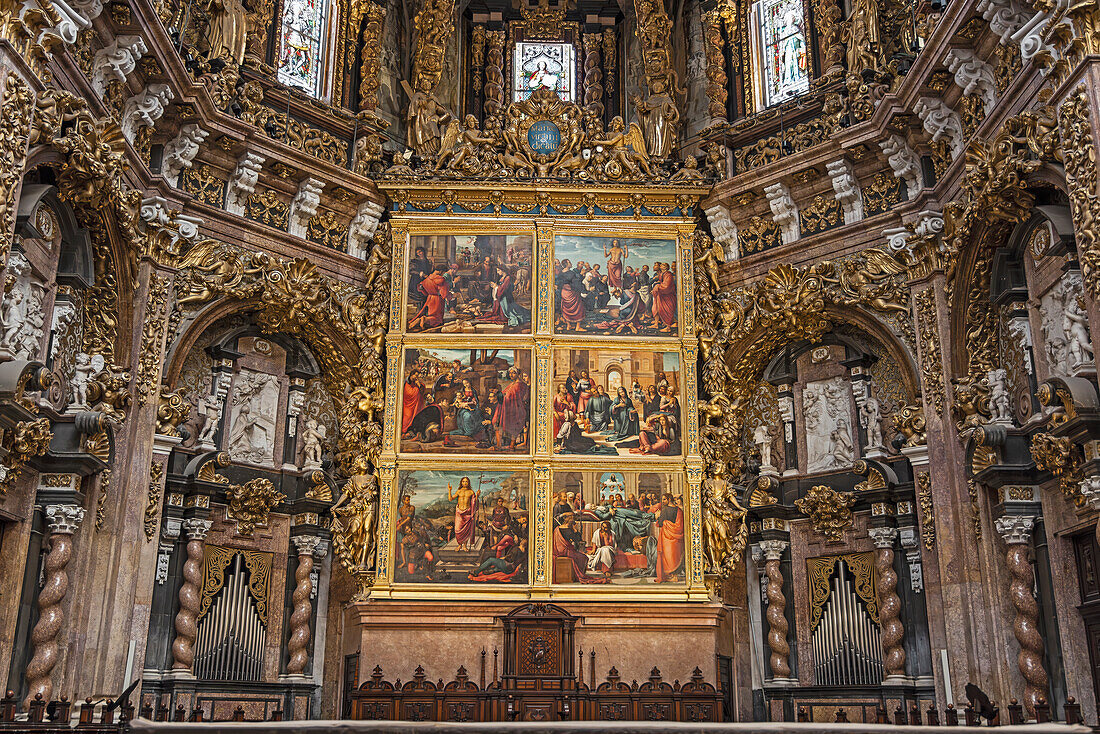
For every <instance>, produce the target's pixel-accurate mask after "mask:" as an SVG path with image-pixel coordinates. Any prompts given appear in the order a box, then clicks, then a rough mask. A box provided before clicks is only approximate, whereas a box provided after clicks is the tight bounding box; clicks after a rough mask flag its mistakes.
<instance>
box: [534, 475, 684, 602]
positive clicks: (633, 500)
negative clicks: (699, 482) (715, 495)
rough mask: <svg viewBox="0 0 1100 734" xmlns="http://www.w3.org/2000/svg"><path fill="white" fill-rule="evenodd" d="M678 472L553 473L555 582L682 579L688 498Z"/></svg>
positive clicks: (630, 582) (635, 582)
mask: <svg viewBox="0 0 1100 734" xmlns="http://www.w3.org/2000/svg"><path fill="white" fill-rule="evenodd" d="M681 479H682V476H681V474H680V473H679V472H667V473H666V472H633V471H626V472H623V471H617V470H613V469H611V470H604V469H586V470H577V471H568V470H558V471H555V472H554V484H553V490H554V493H553V495H552V497H551V504H550V506H551V516H552V521H551V522H552V525H553V528H554V531H553V543H552V552H553V566H552V568H553V571H552V573H553V583H554V584H615V585H631V586H637V585H650V584H655V583H656V584H666V583H668V584H675V583H683V581H684V563H685V555H684V535H685V534H684V528H685V523H684V520H685V513H684V495H683V490H682V484H681Z"/></svg>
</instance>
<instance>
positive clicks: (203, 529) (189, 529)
mask: <svg viewBox="0 0 1100 734" xmlns="http://www.w3.org/2000/svg"><path fill="white" fill-rule="evenodd" d="M213 524H214V523H213V522H211V521H210V520H203V519H202V518H198V517H189V518H187V519H186V520H184V521H183V534H184V535H186V536H187V539H188V540H198V541H203V540H206V534H207V533H209V532H210V527H211V526H212V525H213Z"/></svg>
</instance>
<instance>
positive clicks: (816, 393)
mask: <svg viewBox="0 0 1100 734" xmlns="http://www.w3.org/2000/svg"><path fill="white" fill-rule="evenodd" d="M851 405H852V386H851V384H850V383H849V382H848V381H847V380H845V379H844V378H842V377H832V378H830V379H828V380H816V381H813V382H807V383H806V386H805V387H804V388H803V390H802V417H803V423H802V424H803V426H804V428H805V435H806V467H807V470H808V471H811V472H819V471H833V470H836V469H846V468H848V467H850V466H851V465H852V462H853V461H854V460H855V457H856V448H855V447H856V444H855V439H854V432H853V430H852V428H853V427H852V425H851V414H852V408H851Z"/></svg>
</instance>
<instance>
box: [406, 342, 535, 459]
mask: <svg viewBox="0 0 1100 734" xmlns="http://www.w3.org/2000/svg"><path fill="white" fill-rule="evenodd" d="M531 375H532V372H531V351H530V350H529V349H500V348H486V347H482V348H479V349H475V348H472V347H468V348H465V349H455V348H447V347H437V346H421V347H406V348H405V365H404V381H403V385H402V402H401V414H400V431H401V434H400V447H401V448H400V450H401V451H402V452H403V453H417V454H499V455H527V454H529V453H530V451H531V440H530V429H531V404H532V400H533V394H532V390H531V384H532V382H531V380H532V377H531Z"/></svg>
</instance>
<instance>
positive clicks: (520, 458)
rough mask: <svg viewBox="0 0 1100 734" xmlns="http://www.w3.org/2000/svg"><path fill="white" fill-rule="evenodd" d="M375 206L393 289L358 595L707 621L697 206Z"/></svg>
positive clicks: (398, 198)
mask: <svg viewBox="0 0 1100 734" xmlns="http://www.w3.org/2000/svg"><path fill="white" fill-rule="evenodd" d="M383 188H385V189H387V190H386V193H387V194H388V195H389V197H390V200H391V201H392V202H394V203H393V205H392V210H391V226H392V234H393V258H394V262H393V271H392V272H393V273H394V274H395V275H394V277H393V281H392V297H391V298H392V300H391V311H390V313H391V318H390V324H389V327H390V330H389V334H388V336H387V355H388V357H387V359H388V365H387V385H386V411H385V427H384V431H385V433H384V444H383V449H382V455H381V460H380V466H379V476H380V477H381V487H380V502H379V539H378V551H377V562H376V571H377V572H376V575H375V580H374V584H373V588H372V589H371V596H372V597H373V598H395V599H401V598H417V599H430V598H436V599H447V598H450V599H456V600H462V599H471V600H473V599H501V600H523V599H550V598H553V599H555V600H559V601H568V600H584V599H597V598H598V599H601V600H603V599H610V598H620V599H623V600H631V601H641V600H657V599H660V600H683V601H688V600H691V601H703V600H706V599H707V592H706V588H705V586H704V580H703V574H704V559H703V539H702V516H701V500H700V482H701V479H702V462H701V460H700V457H699V436H698V433H699V430H698V420H697V415H698V409H697V385H696V380H697V377H696V362H697V343H698V342H697V335H696V326H695V323H694V304H693V299H692V290H691V288H690V284H691V283H693V276H692V268H693V258H692V250H691V242H692V233H693V232H694V230H695V223H694V212H693V207H695V206H696V205H697V203H698V199H699V196H700V194H701V193H702V191H701V190H700V189H694V188H693V187H692V186H690V185H687V186H668V185H665V186H655V187H652V188H646V187H629V186H615V185H610V186H607V187H606V189H607V190H606V191H601V190H599V189H597V188H596V187H593V186H591V185H589V186H586V187H583V188H582V187H574V188H567V187H565V186H560V187H559V186H557V185H555V184H552V183H551V184H547V185H545V186H541V187H540V186H535V185H531V186H527V187H524V186H522V185H517V184H512V185H511V186H508V185H506V184H504V185H502V187H501V188H502V190H498V191H487V190H486V187H479V188H474V187H473V186H472V185H470V184H466V185H465V186H463V185H462V184H457V185H456V184H450V185H448V184H447V183H444V182H439V183H436V184H434V185H432V184H428V183H425V184H422V185H417V184H412V185H410V184H409V183H405V184H403V185H398V184H394V185H393V187H392V190H390V186H383ZM700 188H701V187H700ZM505 189H506V190H505ZM563 202H564V203H563ZM568 202H572V204H569V203H568ZM565 261H568V263H566V262H565ZM643 265H644V266H645V271H643V270H642V266H643ZM595 266H598V268H597V267H595ZM582 372H583V373H585V375H584V376H582V374H581V373H582ZM571 373H572V378H573V379H572V381H571V380H570V378H571ZM585 379H586V380H587V382H584V380H585ZM567 382H568V383H569V384H568V387H567V385H566V383H567ZM601 388H602V389H601ZM620 388H622V389H621V390H620ZM562 392H564V393H565V394H566V395H567V396H568V397H563V396H562ZM604 396H606V397H604ZM524 406H525V407H526V410H524V409H522V408H523V407H524ZM564 423H571V427H570V428H568V429H566V430H564V431H563V424H564ZM642 434H645V436H644V439H643V436H642ZM479 490H480V491H479ZM406 495H408V499H405V498H406ZM410 505H411V507H410ZM612 508H614V512H612V511H611V510H612ZM563 527H565V528H566V531H567V532H566V533H565V535H568V534H569V533H572V536H571V540H572V541H573V542H572V543H571V544H570V545H572V547H573V548H574V551H575V552H572V553H570V552H569V551H567V550H565V547H564V544H565V543H566V542H567V540H566V538H565V535H563V533H560V532H558V530H559V529H560V528H563ZM524 535H525V536H526V538H524V537H523V536H524ZM504 536H510V539H508V538H505V537H504ZM502 539H503V540H502ZM521 540H523V541H525V542H524V543H523V544H521V543H520V541H521ZM498 541H499V542H500V545H499V547H498V546H496V545H492V544H495V543H498ZM601 545H602V546H604V549H603V550H602V551H600V550H599V548H600V546H601ZM593 557H595V558H593ZM490 559H495V560H490ZM486 561H488V563H486Z"/></svg>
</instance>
